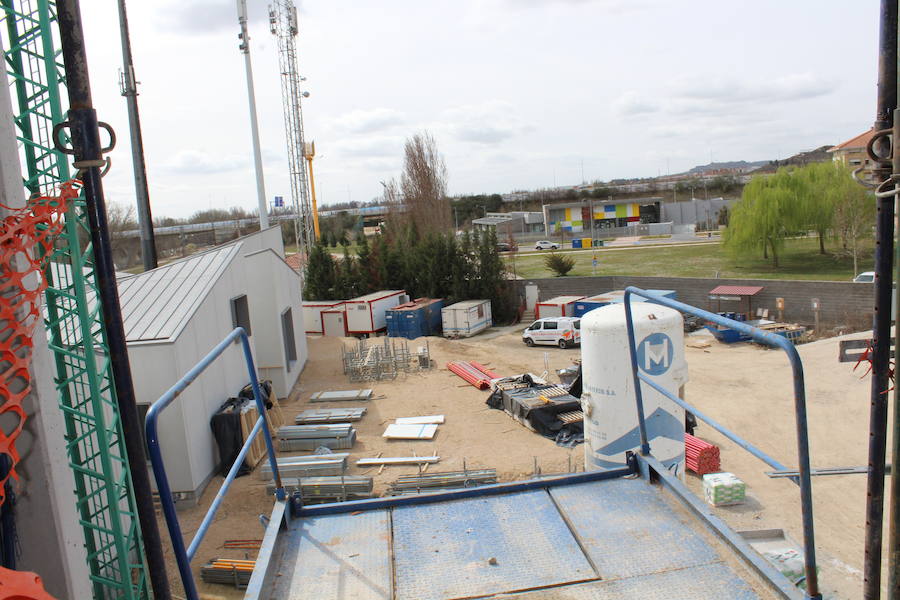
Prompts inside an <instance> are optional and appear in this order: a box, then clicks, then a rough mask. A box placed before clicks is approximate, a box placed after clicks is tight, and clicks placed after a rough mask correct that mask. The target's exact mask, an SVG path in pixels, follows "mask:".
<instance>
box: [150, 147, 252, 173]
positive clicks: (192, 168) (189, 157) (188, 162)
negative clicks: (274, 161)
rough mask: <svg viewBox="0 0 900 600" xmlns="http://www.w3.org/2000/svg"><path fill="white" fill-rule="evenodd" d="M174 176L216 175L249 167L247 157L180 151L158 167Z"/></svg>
mask: <svg viewBox="0 0 900 600" xmlns="http://www.w3.org/2000/svg"><path fill="white" fill-rule="evenodd" d="M160 166H161V168H162V170H163V171H165V172H168V173H174V174H176V175H217V174H220V173H229V172H233V171H236V170H240V169H247V168H249V167H250V158H249V156H236V155H220V154H215V155H213V154H209V153H207V152H205V151H203V150H193V149H191V150H181V151H179V152H177V153H175V155H174V156H172V158H170V159H169V160H167V161H166V162H164V163H163V164H162V165H160Z"/></svg>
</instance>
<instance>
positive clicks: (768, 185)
mask: <svg viewBox="0 0 900 600" xmlns="http://www.w3.org/2000/svg"><path fill="white" fill-rule="evenodd" d="M791 177H792V175H791V173H790V172H789V171H787V170H785V169H779V170H778V172H777V173H775V174H774V175H772V176H769V177H764V176H756V177H753V178H752V179H751V180H750V182H749V183H748V184H747V185H746V186H745V187H744V193H743V195H742V196H741V199H740V200H739V201H738V202H737V203H735V205H734V207H733V208H732V209H731V216H730V217H729V221H728V229H726V230H725V236H724V242H725V247H726V249H727V250H728V251H729V252H731V253H732V254H733V255H746V254H748V253H751V252H759V251H762V255H763V258H768V257H769V252H771V254H772V263H773V265H774V266H775V267H776V268H777V267H778V255H779V254H780V253H781V250H782V249H783V248H784V241H785V239H787V238H788V237H789V236H791V235H795V234H796V233H797V232H798V231H800V230H803V229H805V227H806V223H805V218H804V217H805V216H806V215H805V214H804V210H803V208H804V207H803V205H802V204H801V202H800V197H799V193H798V189H797V185H796V180H792V179H791Z"/></svg>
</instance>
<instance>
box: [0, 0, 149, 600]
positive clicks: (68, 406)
mask: <svg viewBox="0 0 900 600" xmlns="http://www.w3.org/2000/svg"><path fill="white" fill-rule="evenodd" d="M0 7H2V10H3V12H2V13H0V18H2V19H3V20H5V23H4V25H5V27H0V38H2V41H3V46H4V49H3V52H4V57H5V59H6V68H7V73H8V76H9V79H10V80H11V82H12V84H13V86H14V89H15V94H14V102H15V106H14V109H13V110H14V112H15V113H16V114H15V124H16V127H17V131H18V139H19V142H20V143H21V145H22V146H21V148H22V154H23V156H22V158H23V159H24V163H25V170H26V172H27V175H26V177H25V181H24V184H25V188H26V190H27V191H28V192H29V193H30V194H53V193H55V189H56V188H57V187H58V185H59V184H60V183H61V182H64V181H68V180H69V179H70V170H69V164H68V161H67V159H66V155H65V154H63V153H61V152H59V151H58V150H56V149H55V148H54V145H53V142H52V139H51V136H52V132H53V125H54V124H56V123H61V122H62V121H64V120H65V113H64V111H63V97H62V93H63V92H64V91H65V70H64V65H63V64H62V58H61V51H60V50H59V47H60V44H59V43H58V34H57V30H56V27H57V22H56V3H55V2H53V1H51V0H0ZM87 223H88V220H87V214H86V206H85V201H84V199H83V198H78V199H77V200H76V201H74V202H73V203H72V204H71V206H70V207H69V209H68V211H67V212H66V219H65V229H64V232H63V234H62V235H60V238H59V239H58V240H57V244H56V249H55V250H54V253H53V255H52V257H51V262H50V267H49V268H48V269H47V273H46V276H47V278H48V281H49V287H48V288H47V291H46V293H45V301H46V311H45V325H46V327H47V331H48V332H49V334H50V341H49V346H50V349H51V351H52V352H53V356H54V361H55V367H56V378H55V383H56V389H57V392H58V394H59V406H60V408H61V410H62V412H63V418H64V421H65V430H66V434H65V435H66V448H67V452H68V460H69V466H70V468H71V469H72V474H73V476H74V480H75V490H74V495H75V504H76V508H77V511H78V515H79V521H80V523H81V526H82V528H83V530H84V543H85V548H86V551H87V561H88V566H89V568H90V578H91V582H92V585H93V591H94V598H95V599H97V600H107V599H109V600H111V599H113V598H115V599H127V600H131V599H143V598H149V597H150V593H149V591H148V581H147V567H146V563H145V558H144V552H143V548H142V544H141V534H140V526H139V523H138V518H137V513H136V509H135V501H134V492H133V489H132V484H131V476H130V473H129V470H128V459H127V455H126V451H125V445H124V440H123V439H122V427H121V423H120V420H119V411H118V406H117V404H116V396H115V389H114V386H113V383H112V371H111V368H110V360H109V347H108V345H107V342H106V331H105V329H104V326H103V319H102V313H101V312H100V311H101V306H100V303H99V302H98V301H97V298H98V294H97V285H96V278H95V274H94V264H93V248H92V246H91V243H90V230H89V227H88V224H87Z"/></svg>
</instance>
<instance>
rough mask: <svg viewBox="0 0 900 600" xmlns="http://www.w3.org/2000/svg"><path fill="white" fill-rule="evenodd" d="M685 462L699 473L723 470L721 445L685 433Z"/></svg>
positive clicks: (704, 473) (690, 468) (689, 467)
mask: <svg viewBox="0 0 900 600" xmlns="http://www.w3.org/2000/svg"><path fill="white" fill-rule="evenodd" d="M684 464H685V466H686V467H687V468H688V469H689V470H691V471H693V472H694V473H696V474H697V475H706V474H707V473H717V472H719V471H721V470H722V463H721V459H720V456H719V447H718V446H715V445H713V444H710V443H709V442H704V441H703V440H701V439H700V438H697V437H694V436H692V435H691V434H689V433H685V434H684Z"/></svg>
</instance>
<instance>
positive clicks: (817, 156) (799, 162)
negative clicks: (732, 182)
mask: <svg viewBox="0 0 900 600" xmlns="http://www.w3.org/2000/svg"><path fill="white" fill-rule="evenodd" d="M829 148H832V146H831V145H828V146H819V147H818V148H816V149H815V150H809V151H808V152H799V153H797V154H795V155H793V156H791V157H789V158H785V159H784V160H770V161H769V162H768V164H766V165H765V166H763V167H760V168H759V169H757V170H756V171H754V173H774V172H775V171H777V170H778V168H779V167H785V166H787V165H791V166H795V167H802V166H803V165H808V164H809V163H814V162H826V161H829V160H831V155H830V154H829V153H828V149H829Z"/></svg>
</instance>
